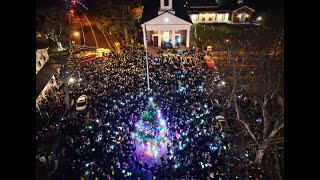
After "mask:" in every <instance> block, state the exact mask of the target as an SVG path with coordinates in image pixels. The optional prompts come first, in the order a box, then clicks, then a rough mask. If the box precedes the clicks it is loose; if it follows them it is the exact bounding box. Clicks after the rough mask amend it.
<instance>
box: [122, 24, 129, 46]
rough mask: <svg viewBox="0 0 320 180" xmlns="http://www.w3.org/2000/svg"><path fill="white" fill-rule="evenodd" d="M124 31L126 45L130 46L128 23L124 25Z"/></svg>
mask: <svg viewBox="0 0 320 180" xmlns="http://www.w3.org/2000/svg"><path fill="white" fill-rule="evenodd" d="M123 32H124V37H125V43H126V46H128V42H129V36H128V28H127V26H126V25H125V26H124V27H123Z"/></svg>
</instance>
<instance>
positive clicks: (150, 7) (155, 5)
mask: <svg viewBox="0 0 320 180" xmlns="http://www.w3.org/2000/svg"><path fill="white" fill-rule="evenodd" d="M143 5H144V8H143V13H142V17H141V22H142V23H143V22H147V21H149V20H151V19H153V18H155V17H157V16H158V10H159V8H160V0H144V2H143ZM183 5H184V2H183V0H173V2H172V8H173V10H174V11H175V16H177V17H179V18H181V19H183V20H185V21H187V22H190V23H192V21H191V19H190V17H189V15H188V13H187V9H186V7H184V6H183Z"/></svg>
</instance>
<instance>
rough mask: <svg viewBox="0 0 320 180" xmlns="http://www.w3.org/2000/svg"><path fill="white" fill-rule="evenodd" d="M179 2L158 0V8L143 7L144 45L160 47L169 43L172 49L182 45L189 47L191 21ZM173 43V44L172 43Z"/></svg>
mask: <svg viewBox="0 0 320 180" xmlns="http://www.w3.org/2000/svg"><path fill="white" fill-rule="evenodd" d="M179 3H180V1H174V3H173V0H160V8H159V9H158V11H157V12H156V11H155V10H157V7H152V6H145V7H144V9H143V15H142V24H141V27H142V30H143V35H144V37H147V41H148V42H146V38H143V40H144V45H145V46H146V43H148V45H154V46H158V47H161V45H162V44H163V43H170V44H171V45H172V47H175V46H176V45H183V46H185V47H186V48H188V47H189V42H190V30H191V26H192V21H191V19H190V17H189V16H188V13H187V11H186V9H185V8H184V6H183V4H179ZM174 42H175V43H174Z"/></svg>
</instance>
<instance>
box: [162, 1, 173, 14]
mask: <svg viewBox="0 0 320 180" xmlns="http://www.w3.org/2000/svg"><path fill="white" fill-rule="evenodd" d="M161 10H163V11H169V10H172V0H160V11H161Z"/></svg>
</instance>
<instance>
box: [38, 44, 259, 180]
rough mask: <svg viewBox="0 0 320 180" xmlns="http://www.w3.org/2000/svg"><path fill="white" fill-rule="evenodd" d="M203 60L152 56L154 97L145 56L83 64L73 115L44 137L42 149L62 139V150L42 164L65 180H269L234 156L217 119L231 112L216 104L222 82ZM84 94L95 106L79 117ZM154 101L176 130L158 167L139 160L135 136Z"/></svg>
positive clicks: (133, 53) (129, 54)
mask: <svg viewBox="0 0 320 180" xmlns="http://www.w3.org/2000/svg"><path fill="white" fill-rule="evenodd" d="M202 57H203V54H192V55H181V56H174V57H173V56H171V57H165V56H161V55H157V56H150V57H149V63H148V64H149V75H150V89H151V90H150V91H148V89H147V79H146V77H147V76H146V67H145V59H144V53H143V52H141V51H139V50H135V49H131V50H126V49H123V54H122V55H119V54H112V55H111V56H110V57H108V58H105V59H98V60H96V61H91V62H87V63H85V64H82V65H81V66H80V67H78V68H77V69H75V70H74V71H73V72H72V73H71V74H72V76H73V77H74V78H75V79H76V82H75V83H74V84H69V93H70V105H71V112H70V114H69V115H68V116H64V117H62V118H61V120H60V121H58V122H56V123H55V124H53V125H51V127H52V128H46V129H45V130H43V131H41V132H39V133H38V135H37V142H38V144H40V143H43V139H45V137H46V136H49V135H50V134H54V133H57V132H59V133H60V134H61V136H62V137H63V138H62V139H61V145H60V146H59V147H58V148H57V150H55V151H54V152H52V153H51V152H45V153H43V152H39V156H38V157H45V158H46V159H50V160H52V162H53V168H52V169H53V170H55V172H57V174H58V175H57V176H58V177H64V179H79V178H80V177H81V178H82V179H85V180H91V179H92V180H95V179H103V180H107V179H141V180H142V179H144V180H148V179H161V180H162V179H190V180H191V179H237V178H238V179H263V178H262V176H261V174H260V169H259V167H255V166H254V165H253V161H250V160H248V161H247V162H246V163H243V162H242V160H241V159H239V158H237V156H236V155H235V154H234V153H233V152H232V151H231V149H232V147H233V142H232V139H231V138H230V137H229V135H228V134H227V133H224V132H223V131H221V127H220V124H219V123H218V122H217V120H216V119H215V117H216V116H217V115H219V114H220V112H221V111H223V108H224V107H223V106H221V105H220V104H219V98H217V99H216V100H213V101H212V99H214V97H212V96H211V93H212V91H214V90H215V89H214V88H215V84H214V78H215V75H214V73H212V69H208V68H207V67H206V64H204V63H203V62H202V59H203V58H202ZM81 95H87V96H88V98H89V100H88V105H87V108H86V110H84V111H82V112H76V101H77V98H78V97H79V96H81ZM149 97H152V98H153V101H154V102H155V104H156V105H157V106H158V107H160V109H161V113H162V114H163V116H164V119H165V120H166V123H167V128H168V129H169V134H168V138H169V139H170V143H169V144H168V145H167V148H168V154H167V156H166V157H161V163H158V164H157V163H153V164H148V163H146V162H142V161H141V160H140V159H141V158H139V156H137V155H136V153H135V150H136V146H135V141H134V138H133V136H132V133H134V132H135V128H134V124H135V122H136V121H137V120H138V119H139V116H140V115H141V113H142V112H143V111H144V110H145V109H146V107H147V104H148V101H149ZM62 102H63V101H62ZM221 104H222V103H221ZM41 139H42V140H41ZM49 156H50V158H49Z"/></svg>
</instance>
